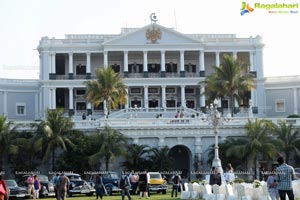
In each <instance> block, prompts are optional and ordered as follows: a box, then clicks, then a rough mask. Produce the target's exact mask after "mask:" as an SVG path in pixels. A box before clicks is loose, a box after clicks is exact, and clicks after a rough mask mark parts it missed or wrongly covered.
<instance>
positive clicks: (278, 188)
mask: <svg viewBox="0 0 300 200" xmlns="http://www.w3.org/2000/svg"><path fill="white" fill-rule="evenodd" d="M277 162H278V165H279V166H278V167H275V166H273V167H272V169H271V171H270V172H264V173H263V175H267V176H262V177H266V178H265V179H263V178H262V180H264V181H266V183H267V187H268V192H269V195H270V197H271V199H272V200H277V199H278V198H280V200H285V199H286V196H288V198H289V200H294V192H293V186H292V181H293V180H295V171H294V168H293V167H292V166H290V165H288V164H287V163H286V162H285V160H284V158H283V157H282V156H280V157H279V158H278V159H277ZM224 179H225V181H226V183H231V182H233V181H234V179H235V175H234V172H233V168H232V166H231V165H230V164H229V165H228V166H227V168H226V172H225V173H224ZM209 184H210V185H214V184H217V185H221V184H222V178H221V174H220V173H219V172H218V168H216V167H213V168H212V173H211V174H210V177H209Z"/></svg>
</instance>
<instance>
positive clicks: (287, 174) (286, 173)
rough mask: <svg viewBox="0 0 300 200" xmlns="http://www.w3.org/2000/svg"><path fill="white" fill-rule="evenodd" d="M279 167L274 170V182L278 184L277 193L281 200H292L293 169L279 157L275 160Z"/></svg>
mask: <svg viewBox="0 0 300 200" xmlns="http://www.w3.org/2000/svg"><path fill="white" fill-rule="evenodd" d="M277 162H278V164H279V166H278V167H277V169H276V180H277V182H278V193H279V197H280V199H281V200H285V199H286V195H287V196H288V197H289V200H294V192H293V187H292V180H293V179H295V171H294V168H293V167H292V166H290V165H288V164H286V163H285V160H284V158H283V157H282V156H281V157H279V158H278V159H277Z"/></svg>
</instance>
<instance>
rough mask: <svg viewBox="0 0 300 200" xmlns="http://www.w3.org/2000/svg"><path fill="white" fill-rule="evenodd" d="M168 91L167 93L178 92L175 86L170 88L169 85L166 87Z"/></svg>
mask: <svg viewBox="0 0 300 200" xmlns="http://www.w3.org/2000/svg"><path fill="white" fill-rule="evenodd" d="M166 93H167V94H176V90H175V88H169V87H167V88H166Z"/></svg>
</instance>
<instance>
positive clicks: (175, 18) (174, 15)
mask: <svg viewBox="0 0 300 200" xmlns="http://www.w3.org/2000/svg"><path fill="white" fill-rule="evenodd" d="M174 20H175V30H176V31H177V19H176V11H175V9H174Z"/></svg>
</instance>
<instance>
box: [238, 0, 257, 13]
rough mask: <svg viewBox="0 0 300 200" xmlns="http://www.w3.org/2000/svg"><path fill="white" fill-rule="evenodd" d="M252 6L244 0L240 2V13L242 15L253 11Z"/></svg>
mask: <svg viewBox="0 0 300 200" xmlns="http://www.w3.org/2000/svg"><path fill="white" fill-rule="evenodd" d="M253 10H254V9H253V8H251V7H250V6H249V4H248V3H246V2H245V1H243V2H242V8H241V15H242V16H243V15H244V14H246V13H249V12H253Z"/></svg>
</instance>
